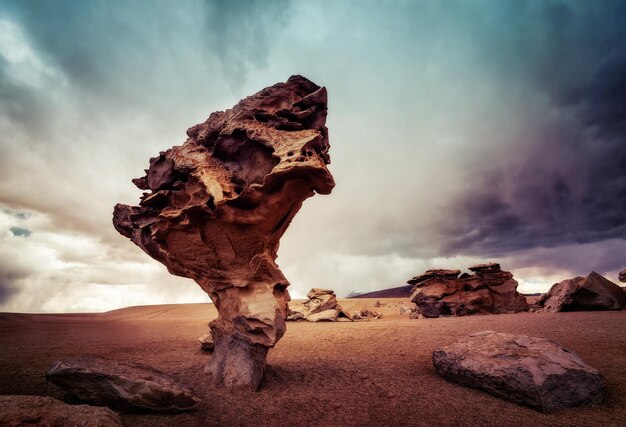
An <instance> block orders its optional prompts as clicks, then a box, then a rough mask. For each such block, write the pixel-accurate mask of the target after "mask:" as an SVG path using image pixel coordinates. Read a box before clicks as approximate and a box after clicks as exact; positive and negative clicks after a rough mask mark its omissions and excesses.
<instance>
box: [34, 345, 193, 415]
mask: <svg viewBox="0 0 626 427" xmlns="http://www.w3.org/2000/svg"><path fill="white" fill-rule="evenodd" d="M46 381H49V382H51V383H53V384H56V385H57V386H59V387H61V388H62V389H64V390H65V391H66V392H68V393H69V394H71V395H73V396H74V397H76V398H77V399H79V400H81V401H84V402H88V403H92V404H94V405H102V406H108V407H110V408H114V409H119V410H123V411H153V412H183V411H189V410H191V409H193V408H194V407H195V406H196V405H197V404H198V403H199V402H200V399H199V398H198V397H197V396H196V395H195V394H194V393H193V392H192V391H191V390H190V389H189V388H187V387H185V386H183V385H182V384H180V383H179V382H178V381H177V380H175V379H174V378H172V377H171V376H169V375H167V374H165V373H163V372H161V371H158V370H156V369H154V368H151V367H149V366H145V365H140V364H137V363H130V362H128V363H124V362H116V361H113V360H107V359H103V358H100V357H79V358H76V359H71V360H66V361H58V362H54V363H53V364H52V365H50V367H49V368H48V371H47V372H46Z"/></svg>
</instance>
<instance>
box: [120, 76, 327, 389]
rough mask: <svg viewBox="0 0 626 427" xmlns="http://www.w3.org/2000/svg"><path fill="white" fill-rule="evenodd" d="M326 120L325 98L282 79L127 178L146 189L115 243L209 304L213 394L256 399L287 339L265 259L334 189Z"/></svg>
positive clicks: (280, 287) (282, 283) (283, 295)
mask: <svg viewBox="0 0 626 427" xmlns="http://www.w3.org/2000/svg"><path fill="white" fill-rule="evenodd" d="M326 114H327V107H326V89H325V88H323V87H319V86H317V85H316V84H315V83H313V82H311V81H309V80H307V79H306V78H304V77H301V76H292V77H290V78H289V80H288V81H287V82H285V83H278V84H276V85H274V86H271V87H268V88H266V89H263V90H262V91H260V92H258V93H256V94H255V95H252V96H250V97H248V98H245V99H243V100H241V101H240V102H239V103H238V104H237V105H236V106H235V107H233V108H232V109H230V110H227V111H224V112H221V111H220V112H216V113H213V114H211V116H210V117H209V118H208V119H207V120H206V121H205V122H204V123H201V124H198V125H196V126H193V127H192V128H190V129H189V130H188V131H187V135H188V136H189V138H188V139H187V140H186V141H185V142H184V143H183V144H182V145H180V146H175V147H172V148H171V149H169V150H167V151H164V152H161V153H160V154H159V156H157V157H154V158H153V159H151V160H150V167H149V169H148V170H147V174H146V176H145V177H143V178H139V179H136V180H134V183H135V184H136V185H137V186H138V187H139V188H140V189H144V190H149V191H148V192H146V193H144V195H143V197H142V198H141V201H140V202H139V206H127V205H120V204H118V205H117V206H116V207H115V210H114V213H113V224H114V226H115V228H116V229H117V230H118V231H119V232H120V233H121V234H123V235H124V236H126V237H128V238H130V239H131V240H132V241H133V242H134V243H135V244H137V245H138V246H139V247H140V248H141V249H143V250H144V251H145V252H146V253H148V254H149V255H150V256H151V257H153V258H154V259H156V260H158V261H160V262H162V263H163V264H165V266H166V267H167V268H168V270H169V271H170V273H172V274H175V275H179V276H183V277H189V278H191V279H193V280H195V281H196V282H197V283H198V284H199V285H200V286H201V287H202V289H204V290H205V291H206V292H207V293H208V294H209V296H210V297H211V299H212V300H213V302H214V303H215V306H216V307H217V309H218V311H219V317H218V319H217V320H215V321H214V322H212V323H211V331H212V335H213V339H214V342H215V352H214V355H213V357H212V358H211V362H210V364H209V366H208V367H207V371H208V372H210V373H211V374H212V379H213V382H214V383H215V384H218V385H219V384H223V385H226V386H229V387H234V386H246V387H250V388H252V389H257V388H258V387H259V386H260V385H261V383H262V381H263V377H264V369H265V358H266V354H267V351H268V349H269V348H270V347H273V346H274V345H275V344H276V342H277V341H278V340H279V339H280V338H281V337H282V336H283V334H284V333H285V317H286V315H287V301H289V293H288V292H287V286H288V285H289V282H288V281H287V279H286V278H285V277H284V276H283V274H282V272H281V271H280V270H279V268H278V266H277V265H276V263H275V259H276V255H277V251H278V243H279V239H280V237H281V236H282V235H283V233H284V232H285V230H286V229H287V227H288V226H289V223H290V222H291V220H292V219H293V217H294V216H295V214H296V213H297V212H298V210H300V208H301V207H302V203H303V201H304V200H305V199H307V198H308V197H311V196H313V195H314V194H315V193H320V194H328V193H330V192H331V190H332V188H333V187H334V181H333V178H332V176H331V174H330V172H329V171H328V169H327V168H326V165H327V164H328V163H330V158H329V156H328V148H329V144H328V130H327V128H326V126H325V122H326Z"/></svg>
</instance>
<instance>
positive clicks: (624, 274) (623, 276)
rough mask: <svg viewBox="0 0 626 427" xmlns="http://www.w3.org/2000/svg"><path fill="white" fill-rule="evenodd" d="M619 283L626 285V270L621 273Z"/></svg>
mask: <svg viewBox="0 0 626 427" xmlns="http://www.w3.org/2000/svg"><path fill="white" fill-rule="evenodd" d="M619 281H620V282H624V283H626V269H624V270H622V271H620V272H619Z"/></svg>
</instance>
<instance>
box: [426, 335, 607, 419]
mask: <svg viewBox="0 0 626 427" xmlns="http://www.w3.org/2000/svg"><path fill="white" fill-rule="evenodd" d="M433 363H434V365H435V368H436V369H437V373H438V374H439V375H441V376H442V377H443V378H445V379H446V380H448V381H452V382H455V383H458V384H461V385H464V386H466V387H472V388H477V389H481V390H484V391H486V392H488V393H491V394H493V395H495V396H498V397H501V398H503V399H507V400H510V401H513V402H515V403H519V404H522V405H527V406H530V407H533V408H535V409H538V410H540V411H543V412H550V411H553V410H555V409H559V408H564V407H569V406H577V405H584V404H596V403H601V402H602V401H603V400H604V399H605V398H606V388H605V386H604V381H603V379H602V376H601V375H600V374H599V373H598V371H597V370H595V369H594V368H592V367H591V366H589V365H588V364H587V363H585V362H584V361H583V360H582V358H581V357H580V356H579V355H577V354H576V353H574V352H573V351H571V350H568V349H566V348H563V347H562V346H561V345H559V344H558V343H556V342H554V341H550V340H547V339H545V338H536V337H528V336H525V335H511V334H504V333H497V332H494V331H483V332H478V333H475V334H472V335H470V336H469V337H467V338H464V339H462V340H461V341H459V342H457V343H454V344H451V345H449V346H446V347H442V348H439V349H437V350H435V351H434V352H433Z"/></svg>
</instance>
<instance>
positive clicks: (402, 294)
mask: <svg viewBox="0 0 626 427" xmlns="http://www.w3.org/2000/svg"><path fill="white" fill-rule="evenodd" d="M411 289H413V285H405V286H398V287H397V288H389V289H381V290H380V291H374V292H367V293H364V294H356V295H355V294H350V295H348V298H408V297H409V296H410V295H411Z"/></svg>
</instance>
